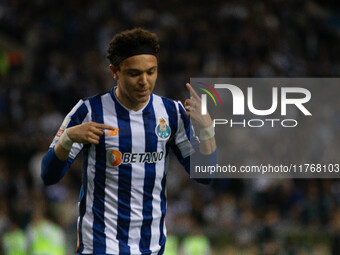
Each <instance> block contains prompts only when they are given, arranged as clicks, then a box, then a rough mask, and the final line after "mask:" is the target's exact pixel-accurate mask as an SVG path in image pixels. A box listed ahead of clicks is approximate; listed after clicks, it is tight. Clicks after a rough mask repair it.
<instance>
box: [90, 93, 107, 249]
mask: <svg viewBox="0 0 340 255" xmlns="http://www.w3.org/2000/svg"><path fill="white" fill-rule="evenodd" d="M90 105H91V108H92V116H91V117H92V121H94V122H97V123H104V117H103V106H102V101H101V97H100V96H96V97H93V98H91V99H90ZM95 146H96V164H95V169H96V172H95V177H94V201H93V207H92V212H93V216H94V219H93V221H94V222H93V227H92V229H93V252H94V253H105V252H106V234H105V222H104V211H105V178H106V175H105V170H106V151H105V136H104V135H102V136H100V138H99V144H96V145H95Z"/></svg>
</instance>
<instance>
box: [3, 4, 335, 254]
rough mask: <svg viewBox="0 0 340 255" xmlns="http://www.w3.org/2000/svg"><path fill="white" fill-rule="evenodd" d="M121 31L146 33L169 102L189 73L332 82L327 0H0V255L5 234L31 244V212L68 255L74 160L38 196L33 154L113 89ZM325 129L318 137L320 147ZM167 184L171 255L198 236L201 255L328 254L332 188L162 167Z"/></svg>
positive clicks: (331, 13) (181, 91)
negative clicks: (204, 179)
mask: <svg viewBox="0 0 340 255" xmlns="http://www.w3.org/2000/svg"><path fill="white" fill-rule="evenodd" d="M133 27H144V28H146V29H150V30H151V31H153V32H155V33H157V34H158V36H159V38H160V44H161V51H160V55H159V66H160V68H159V78H158V81H157V84H156V89H155V93H158V94H160V95H163V96H166V97H170V98H173V99H178V100H183V99H184V98H186V97H187V96H188V94H187V92H186V90H185V83H186V82H188V81H189V80H190V77H339V76H340V47H339V45H340V8H339V4H338V2H337V1H335V0H328V1H327V0H326V1H321V0H315V1H308V0H267V1H263V0H262V1H261V0H253V1H245V0H241V1H240V0H237V1H236V0H234V1H220V0H210V1H201V0H195V1H193V0H188V1H179V0H171V1H155V0H151V1H144V0H139V1H137V0H127V1H116V0H114V1H109V0H98V1H89V0H83V1H66V0H58V1H56V0H51V1H44V0H21V1H20V0H1V1H0V238H1V239H0V240H2V242H1V244H0V254H6V253H5V251H4V247H3V246H4V236H5V235H6V233H9V232H11V231H12V230H13V229H19V230H20V231H22V233H24V235H25V236H30V235H31V234H30V233H31V229H32V225H34V224H33V223H34V222H35V221H34V219H36V217H35V216H36V214H37V211H41V213H40V214H41V215H39V217H43V218H46V219H48V220H49V221H50V222H53V223H55V224H57V226H60V227H61V228H60V229H61V231H62V232H63V233H64V235H65V237H66V238H65V240H66V246H67V247H66V250H67V251H66V254H73V253H74V250H75V249H76V245H77V244H76V218H77V201H78V192H79V189H80V185H81V183H80V182H81V159H79V160H77V161H76V162H75V163H74V164H73V165H72V167H71V169H70V170H69V172H68V173H67V175H66V176H65V177H64V179H63V180H62V181H61V182H60V183H59V184H56V185H53V186H49V187H45V186H43V184H42V181H41V179H40V162H41V158H42V155H43V153H44V152H45V151H46V150H47V149H48V146H49V144H50V142H51V140H52V139H53V137H54V136H55V134H56V132H57V130H58V128H59V126H60V124H61V122H62V120H63V118H64V116H65V115H66V114H67V112H68V111H70V109H71V108H72V107H73V106H74V105H75V104H76V103H77V101H78V100H79V99H81V98H84V97H87V96H91V95H94V94H97V93H101V92H104V91H107V90H109V88H111V87H112V86H114V82H113V79H112V77H111V75H110V71H109V68H108V64H109V63H108V61H107V59H106V54H107V46H108V43H109V41H110V40H111V38H112V37H113V35H114V34H115V33H116V32H119V31H121V30H124V29H128V28H133ZM339 92H340V89H339ZM335 115H336V117H337V118H338V119H339V118H340V112H336V113H335ZM330 125H332V123H330ZM328 132H329V129H320V135H322V136H325V137H326V138H325V139H327V138H328V137H329V136H331V134H329V133H328ZM335 132H337V131H335ZM277 139H278V140H279V139H280V137H279V136H278V137H277ZM243 142H244V146H247V144H246V143H247V141H244V140H243ZM167 184H168V212H167V226H168V230H169V234H170V235H171V236H173V237H175V238H177V240H178V247H179V251H178V254H188V253H185V252H186V251H185V248H183V247H182V244H183V243H184V242H183V240H184V239H185V238H186V237H187V236H190V235H192V234H193V233H192V230H193V229H195V231H196V230H197V228H199V230H198V232H200V233H202V234H203V235H204V236H205V237H206V238H207V239H208V241H209V244H210V245H209V250H210V254H291V255H295V254H307V253H308V254H340V247H339V246H340V182H339V180H337V179H323V180H315V179H303V180H301V179H300V180H294V179H279V180H270V181H268V180H267V181H264V180H249V179H242V180H216V181H215V182H214V183H213V185H212V187H211V188H207V187H202V186H200V185H198V184H196V183H194V182H193V181H192V180H190V179H189V177H188V175H187V174H186V173H185V171H184V170H183V169H182V168H181V167H180V166H179V165H178V163H177V162H172V165H171V167H170V171H169V174H168V183H167ZM37 208H38V209H37ZM39 217H38V218H39ZM196 232H197V231H196ZM242 252H243V253H242ZM201 254H203V253H201Z"/></svg>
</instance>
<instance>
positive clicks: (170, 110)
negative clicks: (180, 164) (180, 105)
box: [159, 98, 178, 254]
mask: <svg viewBox="0 0 340 255" xmlns="http://www.w3.org/2000/svg"><path fill="white" fill-rule="evenodd" d="M162 101H163V104H164V106H165V110H166V112H167V114H168V116H169V125H170V127H171V140H172V141H171V142H172V143H174V140H173V138H174V137H173V136H175V134H176V133H177V130H178V114H177V108H176V105H175V103H174V101H172V100H169V99H167V98H162ZM167 149H168V148H167ZM164 164H166V162H165V163H164ZM164 168H165V166H164ZM165 189H166V173H165V172H164V176H163V178H162V192H161V205H160V206H161V211H162V218H161V221H160V225H159V229H160V233H161V236H160V237H159V245H160V246H161V247H162V248H161V250H160V253H159V254H163V252H164V247H165V240H166V237H165V233H164V226H165V222H164V218H165V213H166V195H165Z"/></svg>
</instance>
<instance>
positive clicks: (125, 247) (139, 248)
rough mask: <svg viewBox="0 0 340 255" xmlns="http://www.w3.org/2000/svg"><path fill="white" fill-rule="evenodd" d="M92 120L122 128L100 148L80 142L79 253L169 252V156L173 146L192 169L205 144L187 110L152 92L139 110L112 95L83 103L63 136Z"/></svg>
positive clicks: (67, 120)
mask: <svg viewBox="0 0 340 255" xmlns="http://www.w3.org/2000/svg"><path fill="white" fill-rule="evenodd" d="M90 121H94V122H98V123H105V124H108V125H112V126H114V127H115V128H116V130H109V131H108V130H105V135H103V136H101V137H100V141H99V144H97V145H95V144H85V145H83V144H78V143H74V144H73V147H72V149H71V152H70V156H69V157H70V159H72V160H73V159H74V158H75V157H76V156H77V154H78V153H79V152H80V151H82V152H83V174H82V188H81V192H80V196H79V203H78V206H79V217H78V233H79V234H78V246H79V247H78V250H77V252H78V254H163V251H164V246H165V240H166V237H165V236H166V227H165V224H164V217H165V211H166V166H167V159H168V157H167V155H168V152H169V149H170V148H172V149H173V151H174V152H175V154H176V155H177V157H178V159H179V160H180V162H181V163H182V164H183V165H184V166H185V168H186V170H187V171H189V155H190V154H191V153H192V152H193V147H196V146H197V145H198V140H197V139H196V138H194V139H189V136H190V132H191V126H190V121H189V119H188V117H187V116H186V115H185V110H184V108H183V106H182V105H181V103H180V102H176V101H173V100H170V99H167V98H163V97H160V96H157V95H155V94H151V96H150V99H149V102H148V103H147V104H146V106H145V107H144V108H143V109H141V110H138V111H133V110H130V109H127V108H125V107H124V106H123V105H121V104H120V103H119V101H118V100H117V98H116V97H115V95H114V89H111V91H110V92H109V93H105V94H102V95H97V96H95V97H92V98H89V99H84V100H80V101H79V102H78V104H77V105H76V106H75V107H74V108H73V109H72V110H71V112H70V113H69V114H68V115H67V117H66V118H65V120H64V122H63V124H62V127H61V130H62V129H65V128H67V127H72V126H74V125H79V124H82V123H84V122H90ZM58 139H59V135H58V134H57V136H56V137H55V139H54V140H53V142H52V144H51V148H52V147H53V146H54V145H55V144H56V142H57V141H58Z"/></svg>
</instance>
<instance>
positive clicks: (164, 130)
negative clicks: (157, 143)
mask: <svg viewBox="0 0 340 255" xmlns="http://www.w3.org/2000/svg"><path fill="white" fill-rule="evenodd" d="M155 132H156V134H157V136H158V137H159V138H160V139H162V140H166V139H168V138H169V136H170V134H171V129H170V127H169V125H168V124H167V123H166V120H165V119H164V118H160V119H159V121H158V125H157V126H156V131H155Z"/></svg>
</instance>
